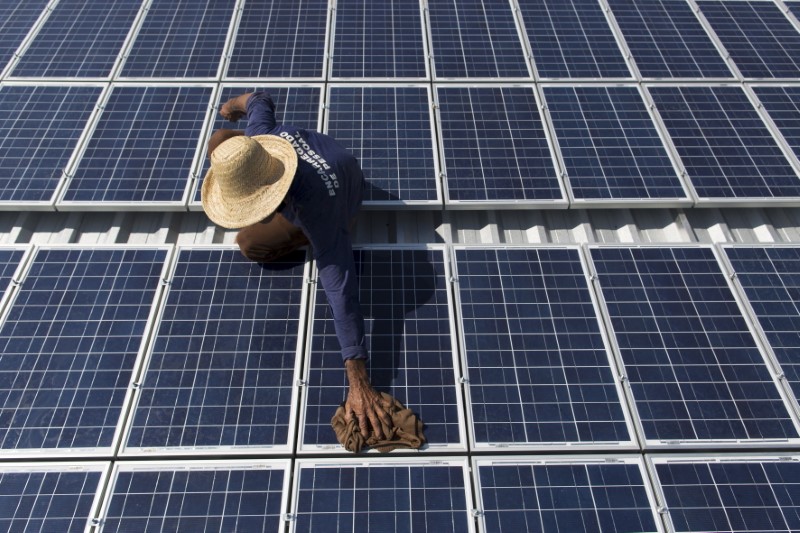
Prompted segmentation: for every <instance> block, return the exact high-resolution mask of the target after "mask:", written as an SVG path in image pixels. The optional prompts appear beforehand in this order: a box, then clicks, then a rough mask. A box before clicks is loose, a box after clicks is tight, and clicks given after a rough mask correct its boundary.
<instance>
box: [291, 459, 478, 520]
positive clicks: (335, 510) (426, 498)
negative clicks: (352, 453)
mask: <svg viewBox="0 0 800 533" xmlns="http://www.w3.org/2000/svg"><path fill="white" fill-rule="evenodd" d="M465 466H466V465H464V464H463V463H460V462H458V461H437V462H435V463H434V462H420V461H415V462H414V463H413V464H412V463H405V464H396V463H395V462H392V461H390V460H387V459H383V460H382V461H380V462H369V463H365V462H358V463H353V464H350V465H346V464H324V463H317V464H314V463H308V462H299V463H298V473H297V475H296V476H295V478H296V483H297V489H296V490H297V497H296V499H295V503H294V507H295V512H294V513H293V519H294V531H298V532H300V531H313V532H314V533H325V532H329V531H380V532H381V533H390V532H397V533H402V532H406V531H436V532H437V533H447V532H452V533H462V532H470V531H473V530H474V526H473V522H472V518H471V517H470V514H469V513H470V509H471V507H472V506H471V503H468V501H469V499H468V497H467V491H468V490H469V486H468V482H467V481H466V480H465V475H464V469H465Z"/></svg>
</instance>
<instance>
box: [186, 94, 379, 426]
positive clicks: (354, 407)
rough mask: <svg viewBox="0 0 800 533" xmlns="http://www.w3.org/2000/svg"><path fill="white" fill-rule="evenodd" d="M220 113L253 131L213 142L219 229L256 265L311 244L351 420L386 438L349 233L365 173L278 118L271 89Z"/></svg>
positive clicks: (320, 139)
mask: <svg viewBox="0 0 800 533" xmlns="http://www.w3.org/2000/svg"><path fill="white" fill-rule="evenodd" d="M220 114H221V115H222V116H223V117H224V118H226V119H228V120H229V121H231V122H236V121H238V120H239V119H240V118H241V117H242V116H245V115H246V116H247V129H246V130H245V131H239V130H228V129H221V130H217V131H216V132H214V134H213V135H212V136H211V138H210V139H209V142H208V154H209V157H210V159H211V169H210V170H209V172H208V174H207V175H206V177H205V180H204V182H203V190H202V201H203V209H204V210H205V212H206V214H207V215H208V217H209V218H210V219H211V220H212V221H214V222H215V223H216V224H219V225H220V226H223V227H225V228H229V229H240V231H239V233H238V234H237V236H236V243H237V244H238V245H239V247H240V248H241V251H242V253H243V254H244V255H245V257H247V258H248V259H251V260H253V261H257V262H259V263H263V262H268V261H272V260H274V259H277V258H278V257H281V256H284V255H286V254H287V253H289V252H291V251H293V250H295V249H297V248H299V247H302V246H305V245H306V244H309V243H310V244H311V248H312V250H313V255H314V259H315V260H316V262H317V267H318V271H319V278H320V281H321V282H322V287H323V289H325V294H326V295H327V297H328V302H329V303H330V306H331V310H332V312H333V317H334V325H335V329H336V336H337V338H338V339H339V344H340V345H341V350H342V357H343V358H344V366H345V369H346V372H347V378H348V381H349V384H350V390H349V391H348V394H347V400H346V402H345V417H346V419H347V421H348V423H349V422H350V421H351V420H352V419H353V417H356V418H357V421H358V426H359V428H360V431H361V434H362V435H368V434H370V432H369V429H370V426H371V428H372V430H373V432H374V433H373V434H374V435H376V436H377V437H378V438H382V437H383V435H382V430H381V427H382V424H381V421H382V422H383V423H384V424H385V425H386V426H387V427H391V417H390V416H389V415H388V414H387V409H388V407H389V406H388V405H387V404H386V403H385V401H384V400H383V399H382V398H381V396H380V394H378V392H377V391H375V389H373V388H372V385H371V384H370V381H369V376H368V375H367V371H366V367H365V364H366V360H367V348H366V342H365V339H364V317H363V315H362V314H361V310H360V307H359V296H358V280H357V278H356V269H355V262H354V258H353V250H352V247H351V243H350V232H349V230H350V227H351V225H352V222H353V221H354V220H355V216H356V213H357V212H358V209H359V207H360V206H361V197H362V192H363V188H364V175H363V174H362V172H361V168H360V167H359V165H358V161H357V160H356V158H355V157H354V156H353V155H352V154H350V153H349V152H347V150H345V149H344V148H343V147H342V146H340V145H339V144H338V143H337V142H336V141H334V139H333V138H332V137H329V136H327V135H324V134H322V133H318V132H316V131H310V130H305V129H301V128H297V127H295V126H289V125H280V126H279V125H277V124H276V122H275V104H274V103H273V101H272V99H271V98H270V97H269V96H268V95H267V94H265V93H263V92H256V93H247V94H243V95H241V96H238V97H236V98H232V99H230V100H228V101H227V102H226V103H225V104H223V106H222V108H221V109H220Z"/></svg>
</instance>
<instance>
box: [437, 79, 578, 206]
mask: <svg viewBox="0 0 800 533" xmlns="http://www.w3.org/2000/svg"><path fill="white" fill-rule="evenodd" d="M437 98H438V106H439V127H440V139H441V144H442V155H443V158H444V159H443V163H442V167H443V168H444V172H445V178H444V186H445V194H446V202H447V203H448V204H449V205H458V203H459V202H481V206H485V205H487V204H489V203H495V204H498V205H506V206H508V205H510V204H513V203H520V204H522V205H524V206H525V207H529V206H530V205H531V204H533V203H536V204H539V205H545V204H558V203H562V204H563V203H564V202H565V201H564V196H563V193H562V191H561V186H560V184H559V181H558V178H557V177H556V169H555V164H554V162H553V155H552V153H551V152H550V146H549V142H548V139H547V135H546V133H545V128H544V126H543V124H542V119H541V117H540V115H539V106H538V104H537V101H536V97H535V96H534V93H533V90H532V89H531V88H530V87H452V86H443V85H440V86H438V87H437Z"/></svg>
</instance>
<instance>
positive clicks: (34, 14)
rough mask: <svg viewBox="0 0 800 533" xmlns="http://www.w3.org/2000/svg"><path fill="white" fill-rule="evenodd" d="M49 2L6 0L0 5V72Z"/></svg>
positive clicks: (40, 0) (46, 0) (42, 0)
mask: <svg viewBox="0 0 800 533" xmlns="http://www.w3.org/2000/svg"><path fill="white" fill-rule="evenodd" d="M48 3H49V0H16V1H14V0H8V1H6V2H3V4H2V5H0V72H2V71H3V69H4V68H5V66H6V64H7V63H8V62H9V61H10V60H11V59H12V58H13V57H14V52H16V51H17V48H18V47H19V45H20V44H22V41H23V40H24V39H25V37H26V36H27V35H28V33H29V32H30V31H31V28H32V27H33V25H34V24H35V23H36V21H37V20H38V19H39V17H40V16H41V15H42V11H43V10H44V8H45V7H46V6H47V4H48Z"/></svg>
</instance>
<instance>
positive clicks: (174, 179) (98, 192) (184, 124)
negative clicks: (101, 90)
mask: <svg viewBox="0 0 800 533" xmlns="http://www.w3.org/2000/svg"><path fill="white" fill-rule="evenodd" d="M210 97H211V89H210V88H208V87H164V86H158V87H139V86H117V87H114V89H113V91H112V93H111V96H110V98H109V101H108V102H107V103H106V104H105V106H104V108H103V113H102V115H101V116H100V120H99V122H98V124H97V126H96V128H95V130H94V131H93V133H92V136H91V138H90V139H89V143H88V145H87V148H86V150H85V151H84V152H83V154H82V156H81V159H80V161H79V162H78V166H77V168H76V169H75V171H74V172H73V174H72V176H71V179H70V181H69V183H68V185H67V190H66V192H65V193H64V196H63V198H62V200H61V201H62V202H74V203H84V202H85V203H94V204H101V203H102V202H121V203H131V204H136V203H138V204H144V203H145V202H181V201H182V200H183V197H184V194H185V190H186V188H187V186H188V185H189V177H190V174H191V170H192V165H193V162H194V159H195V154H196V152H197V149H198V145H199V143H200V132H201V130H202V127H203V123H204V121H205V118H206V114H207V113H208V109H209V105H210Z"/></svg>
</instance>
